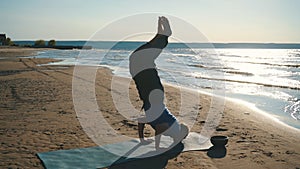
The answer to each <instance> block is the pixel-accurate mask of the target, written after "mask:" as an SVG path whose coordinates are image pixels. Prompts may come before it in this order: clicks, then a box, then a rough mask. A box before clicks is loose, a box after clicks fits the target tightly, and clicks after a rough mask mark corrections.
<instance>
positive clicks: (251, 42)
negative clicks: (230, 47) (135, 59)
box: [13, 38, 300, 45]
mask: <svg viewBox="0 0 300 169" xmlns="http://www.w3.org/2000/svg"><path fill="white" fill-rule="evenodd" d="M36 40H45V41H49V40H55V41H89V42H147V41H148V40H145V41H142V40H129V41H128V40H124V41H119V40H86V39H54V38H53V39H18V40H13V41H36ZM169 43H212V44H218V43H221V44H237V43H243V44H299V45H300V42H259V41H257V42H253V41H249V42H247V41H227V42H224V41H215V42H195V41H190V42H189V41H187V42H172V41H169Z"/></svg>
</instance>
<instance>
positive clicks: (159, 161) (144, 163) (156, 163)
mask: <svg viewBox="0 0 300 169" xmlns="http://www.w3.org/2000/svg"><path fill="white" fill-rule="evenodd" d="M183 148H184V145H183V144H182V143H179V144H177V145H176V146H174V147H173V148H172V149H170V150H168V151H166V152H164V153H162V154H160V155H156V156H150V157H147V158H139V159H137V158H136V159H127V158H126V157H121V158H120V159H119V160H117V161H116V162H115V163H113V164H112V165H111V166H110V167H109V169H129V168H130V169H140V168H143V169H153V168H155V169H163V168H165V167H166V165H167V164H168V160H169V159H172V158H175V157H177V156H178V155H179V154H180V153H181V152H182V150H183ZM149 153H153V152H149ZM124 161H125V162H124Z"/></svg>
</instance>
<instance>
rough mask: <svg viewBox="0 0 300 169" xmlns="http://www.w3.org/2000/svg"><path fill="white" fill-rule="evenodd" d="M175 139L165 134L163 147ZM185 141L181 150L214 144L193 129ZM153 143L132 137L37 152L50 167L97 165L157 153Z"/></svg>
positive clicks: (89, 166)
mask: <svg viewBox="0 0 300 169" xmlns="http://www.w3.org/2000/svg"><path fill="white" fill-rule="evenodd" d="M172 143H173V141H172V139H171V138H170V137H166V136H162V138H161V142H160V147H169V146H170V145H171V144H172ZM182 143H183V146H184V147H183V149H181V150H180V151H192V150H207V149H209V148H210V147H211V146H212V144H211V143H210V140H209V139H208V138H206V137H204V136H202V135H200V134H198V133H194V132H190V133H189V135H188V136H187V138H186V139H185V140H183V141H182ZM154 145H155V144H154V141H153V142H151V143H150V144H147V145H141V144H140V142H139V140H138V139H133V140H129V141H125V142H121V143H115V144H107V145H103V146H97V147H89V148H78V149H71V150H58V151H52V152H43V153H38V154H37V155H38V157H39V158H40V159H41V161H42V162H43V165H44V167H45V168H47V169H58V168H60V169H64V168H94V169H96V168H104V167H109V166H111V165H117V164H121V163H125V162H129V161H134V160H139V159H143V158H149V157H152V156H153V155H157V151H156V150H155V146H154Z"/></svg>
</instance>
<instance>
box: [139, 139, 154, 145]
mask: <svg viewBox="0 0 300 169" xmlns="http://www.w3.org/2000/svg"><path fill="white" fill-rule="evenodd" d="M140 141H141V142H140V143H141V144H143V145H146V144H150V143H152V142H153V140H150V139H147V140H145V139H140Z"/></svg>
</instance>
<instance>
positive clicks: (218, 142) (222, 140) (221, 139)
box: [210, 136, 228, 147]
mask: <svg viewBox="0 0 300 169" xmlns="http://www.w3.org/2000/svg"><path fill="white" fill-rule="evenodd" d="M210 142H211V143H212V144H213V145H214V146H217V147H223V146H225V145H226V144H227V143H228V137H227V136H213V137H211V138H210Z"/></svg>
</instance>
